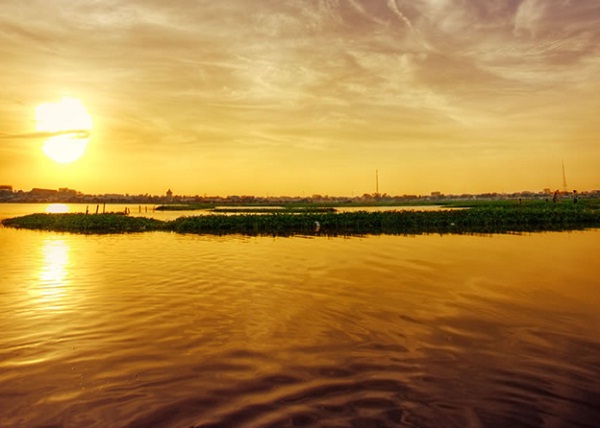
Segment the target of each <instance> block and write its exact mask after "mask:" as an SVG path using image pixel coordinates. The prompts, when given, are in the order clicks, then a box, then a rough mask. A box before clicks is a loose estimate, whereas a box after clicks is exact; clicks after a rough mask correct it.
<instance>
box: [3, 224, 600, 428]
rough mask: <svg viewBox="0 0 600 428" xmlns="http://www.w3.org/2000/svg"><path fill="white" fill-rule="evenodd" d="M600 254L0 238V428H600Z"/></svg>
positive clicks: (557, 238) (541, 248) (521, 248)
mask: <svg viewBox="0 0 600 428" xmlns="http://www.w3.org/2000/svg"><path fill="white" fill-rule="evenodd" d="M598 260H600V231H598V230H595V231H583V232H574V233H546V234H530V235H494V236H458V235H444V236H434V235H426V236H413V237H403V236H370V237H357V238H324V237H316V238H304V237H294V238H267V237H241V236H227V237H214V236H194V235H176V234H169V233H160V232H156V233H146V234H133V235H108V236H80V235H71V234H58V233H51V232H34V231H26V230H13V229H8V228H0V309H1V311H0V329H1V331H2V333H1V335H0V409H1V410H0V426H11V427H31V426H64V427H80V426H81V427H94V426H96V427H104V426H121V427H149V426H150V427H151V426H161V427H162V426H164V427H170V426H172V427H189V426H222V427H237V426H240V427H241V426H243V427H257V426H259V427H260V426H273V427H289V426H340V427H349V426H357V427H379V426H384V427H385V426H409V427H440V426H444V427H465V426H473V427H478V426H481V427H490V426H492V427H562V426H583V427H593V426H598V421H600V410H599V408H600V291H599V290H600V287H599V286H600V279H599V278H600V275H599V274H600V264H599V263H598Z"/></svg>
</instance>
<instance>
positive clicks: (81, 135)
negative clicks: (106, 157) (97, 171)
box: [35, 97, 92, 163]
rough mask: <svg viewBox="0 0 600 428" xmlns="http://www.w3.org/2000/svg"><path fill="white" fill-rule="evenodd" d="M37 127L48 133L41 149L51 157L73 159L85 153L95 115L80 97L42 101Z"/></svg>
mask: <svg viewBox="0 0 600 428" xmlns="http://www.w3.org/2000/svg"><path fill="white" fill-rule="evenodd" d="M35 122H36V130H37V131H38V132H41V133H42V134H43V135H46V136H47V138H46V142H45V144H44V147H42V150H43V151H44V153H45V154H46V156H48V157H49V158H50V159H52V160H54V161H56V162H59V163H70V162H73V161H76V160H77V159H79V158H80V157H81V156H83V154H84V153H85V149H86V146H87V143H88V140H89V135H90V131H91V130H92V118H91V117H90V115H89V114H88V113H87V111H86V109H85V107H84V106H83V104H82V103H81V101H80V100H78V99H77V98H70V97H63V98H61V99H60V100H59V101H56V102H52V103H45V104H41V105H39V106H38V107H37V108H36V110H35Z"/></svg>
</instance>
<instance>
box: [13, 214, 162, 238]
mask: <svg viewBox="0 0 600 428" xmlns="http://www.w3.org/2000/svg"><path fill="white" fill-rule="evenodd" d="M2 224H3V225H4V226H8V227H14V228H18V229H36V230H53V231H57V232H75V233H97V234H100V233H127V232H144V231H147V230H161V229H162V228H163V227H164V226H165V223H164V222H162V221H160V220H154V219H151V218H147V217H130V216H127V215H124V214H116V213H106V214H83V213H64V214H46V213H44V214H30V215H26V216H23V217H15V218H9V219H5V220H2Z"/></svg>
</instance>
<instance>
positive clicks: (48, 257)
mask: <svg viewBox="0 0 600 428" xmlns="http://www.w3.org/2000/svg"><path fill="white" fill-rule="evenodd" d="M69 251H70V247H69V245H68V244H67V242H66V241H65V240H63V239H60V238H47V239H45V240H44V242H43V244H42V256H43V259H42V266H41V269H40V273H39V279H40V283H39V288H38V290H37V294H38V297H39V304H40V308H41V309H45V310H56V309H60V307H61V305H60V302H61V300H62V299H63V298H64V297H65V295H66V294H67V286H68V282H69Z"/></svg>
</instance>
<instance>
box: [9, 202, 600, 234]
mask: <svg viewBox="0 0 600 428" xmlns="http://www.w3.org/2000/svg"><path fill="white" fill-rule="evenodd" d="M3 224H4V225H5V226H9V227H17V228H27V229H43V230H57V231H69V232H79V233H122V232H140V231H144V230H169V231H174V232H179V233H198V234H219V235H220V234H229V233H237V234H246V235H282V236H287V235H294V234H306V235H313V234H319V235H366V234H421V233H509V232H531V231H547V230H574V229H583V228H587V227H600V208H598V205H597V204H578V205H575V204H552V203H531V204H529V203H523V204H516V203H515V202H514V201H513V203H511V204H494V203H488V204H485V205H478V206H475V207H473V208H469V209H464V210H442V211H382V212H366V211H359V212H347V213H332V212H302V213H290V212H286V213H280V212H276V213H270V214H248V213H242V214H238V215H218V214H211V215H206V216H194V217H180V218H178V219H175V220H172V221H168V222H162V221H159V220H153V219H148V218H144V217H128V216H124V215H116V214H94V215H85V214H32V215H29V216H24V217H18V218H13V219H8V220H4V221H3Z"/></svg>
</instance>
